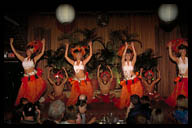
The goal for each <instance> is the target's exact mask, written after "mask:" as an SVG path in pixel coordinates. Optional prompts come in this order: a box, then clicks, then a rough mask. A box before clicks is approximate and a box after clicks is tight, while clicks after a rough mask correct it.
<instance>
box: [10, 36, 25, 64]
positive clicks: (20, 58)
mask: <svg viewBox="0 0 192 128" xmlns="http://www.w3.org/2000/svg"><path fill="white" fill-rule="evenodd" d="M13 40H14V39H13V38H10V46H11V49H12V51H13V53H14V54H15V55H16V57H17V58H18V59H19V60H20V61H22V62H23V60H24V57H23V56H21V55H20V54H19V53H18V52H17V51H16V50H15V48H14V46H13Z"/></svg>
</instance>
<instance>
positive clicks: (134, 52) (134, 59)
mask: <svg viewBox="0 0 192 128" xmlns="http://www.w3.org/2000/svg"><path fill="white" fill-rule="evenodd" d="M131 47H132V49H133V60H132V65H133V66H134V65H135V62H136V59H137V53H136V51H135V47H134V44H133V42H131Z"/></svg>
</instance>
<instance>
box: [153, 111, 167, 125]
mask: <svg viewBox="0 0 192 128" xmlns="http://www.w3.org/2000/svg"><path fill="white" fill-rule="evenodd" d="M150 123H151V124H163V123H164V113H163V111H162V110H161V109H159V108H158V109H153V111H152V113H151V120H150Z"/></svg>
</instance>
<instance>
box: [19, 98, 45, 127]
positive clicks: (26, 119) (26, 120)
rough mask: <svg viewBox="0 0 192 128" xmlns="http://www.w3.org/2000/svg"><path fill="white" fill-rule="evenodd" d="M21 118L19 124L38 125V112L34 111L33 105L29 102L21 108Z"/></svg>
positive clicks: (37, 110)
mask: <svg viewBox="0 0 192 128" xmlns="http://www.w3.org/2000/svg"><path fill="white" fill-rule="evenodd" d="M22 114H23V118H21V121H20V123H21V124H40V123H41V121H40V110H39V109H36V107H35V105H34V104H33V103H31V102H29V103H27V104H25V105H24V106H23V113H22Z"/></svg>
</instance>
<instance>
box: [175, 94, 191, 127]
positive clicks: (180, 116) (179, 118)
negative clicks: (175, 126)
mask: <svg viewBox="0 0 192 128" xmlns="http://www.w3.org/2000/svg"><path fill="white" fill-rule="evenodd" d="M173 117H174V118H175V120H176V122H177V123H179V124H188V99H187V98H186V97H185V96H184V95H179V96H178V97H177V105H176V110H175V111H174V112H173Z"/></svg>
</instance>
